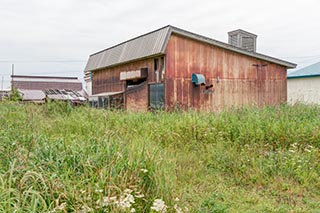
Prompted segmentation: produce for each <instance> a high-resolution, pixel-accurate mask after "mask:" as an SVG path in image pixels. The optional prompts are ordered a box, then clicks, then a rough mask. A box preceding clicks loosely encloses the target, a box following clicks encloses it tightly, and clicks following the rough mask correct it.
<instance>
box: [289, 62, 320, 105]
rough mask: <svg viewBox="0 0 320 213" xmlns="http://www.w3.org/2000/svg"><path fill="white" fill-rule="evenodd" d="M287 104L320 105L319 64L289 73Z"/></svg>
mask: <svg viewBox="0 0 320 213" xmlns="http://www.w3.org/2000/svg"><path fill="white" fill-rule="evenodd" d="M287 82H288V85H287V88H288V102H289V103H292V104H294V103H296V102H302V103H307V104H320V62H318V63H316V64H313V65H310V66H308V67H305V68H302V69H300V70H297V71H295V72H292V73H289V74H288V77H287Z"/></svg>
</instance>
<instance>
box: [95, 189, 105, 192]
mask: <svg viewBox="0 0 320 213" xmlns="http://www.w3.org/2000/svg"><path fill="white" fill-rule="evenodd" d="M95 192H99V193H102V192H103V189H96V190H95Z"/></svg>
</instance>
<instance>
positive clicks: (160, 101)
mask: <svg viewBox="0 0 320 213" xmlns="http://www.w3.org/2000/svg"><path fill="white" fill-rule="evenodd" d="M149 108H150V109H163V108H164V84H150V85H149Z"/></svg>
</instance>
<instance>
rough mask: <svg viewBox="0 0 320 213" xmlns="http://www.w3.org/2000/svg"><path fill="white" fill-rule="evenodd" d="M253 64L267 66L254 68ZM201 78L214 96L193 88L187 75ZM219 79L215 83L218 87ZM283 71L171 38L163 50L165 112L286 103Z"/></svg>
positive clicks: (256, 61) (195, 42)
mask: <svg viewBox="0 0 320 213" xmlns="http://www.w3.org/2000/svg"><path fill="white" fill-rule="evenodd" d="M254 64H259V65H262V64H267V66H264V67H259V68H257V67H255V66H253V65H254ZM192 73H199V74H203V75H204V76H205V78H206V83H207V84H213V89H214V93H212V94H204V92H205V91H204V87H194V86H193V84H192V83H191V74H192ZM218 79H219V83H218ZM286 100H287V84H286V68H285V67H282V66H280V65H276V64H273V63H270V62H266V61H262V60H259V59H255V58H253V57H249V56H245V55H242V54H239V53H235V52H232V51H230V50H226V49H222V48H219V47H215V46H212V45H209V44H206V43H203V42H200V41H196V40H192V39H189V38H186V37H182V36H180V35H175V34H173V35H172V36H171V38H170V40H169V42H168V45H167V48H166V71H165V104H166V107H167V108H170V107H173V106H175V105H179V106H180V107H183V108H187V107H188V108H194V109H197V110H198V109H201V110H221V109H223V108H225V107H231V106H239V105H251V104H252V105H258V106H262V105H274V104H280V103H283V102H286Z"/></svg>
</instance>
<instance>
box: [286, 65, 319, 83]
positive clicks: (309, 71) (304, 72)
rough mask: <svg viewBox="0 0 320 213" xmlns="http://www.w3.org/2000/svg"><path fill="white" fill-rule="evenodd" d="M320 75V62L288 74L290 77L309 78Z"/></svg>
mask: <svg viewBox="0 0 320 213" xmlns="http://www.w3.org/2000/svg"><path fill="white" fill-rule="evenodd" d="M316 76H320V62H318V63H315V64H312V65H310V66H307V67H304V68H302V69H299V70H297V71H294V72H291V73H289V74H288V77H287V78H288V79H290V78H309V77H316Z"/></svg>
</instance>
